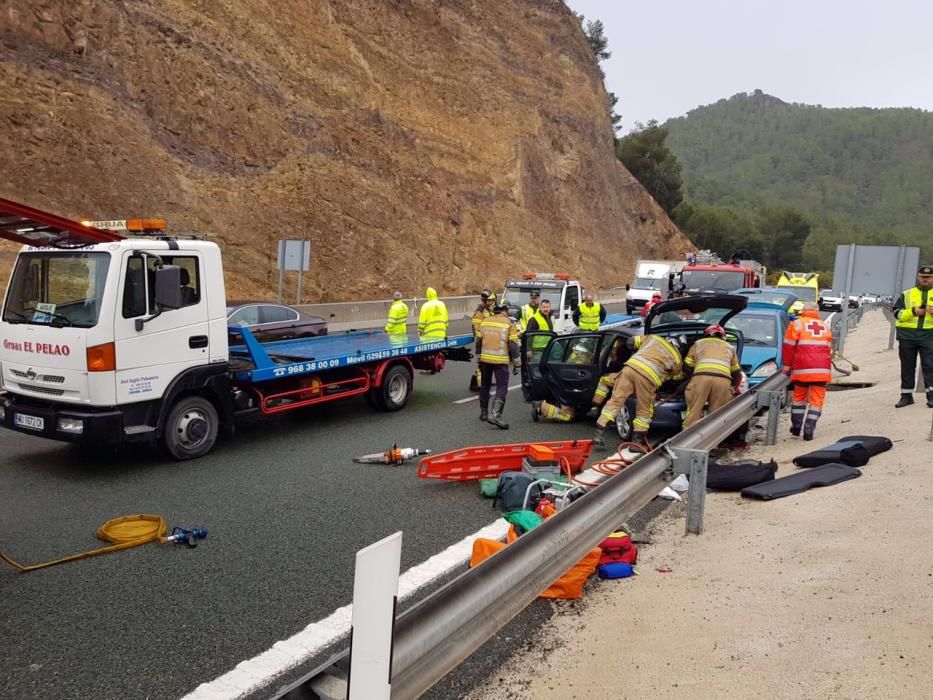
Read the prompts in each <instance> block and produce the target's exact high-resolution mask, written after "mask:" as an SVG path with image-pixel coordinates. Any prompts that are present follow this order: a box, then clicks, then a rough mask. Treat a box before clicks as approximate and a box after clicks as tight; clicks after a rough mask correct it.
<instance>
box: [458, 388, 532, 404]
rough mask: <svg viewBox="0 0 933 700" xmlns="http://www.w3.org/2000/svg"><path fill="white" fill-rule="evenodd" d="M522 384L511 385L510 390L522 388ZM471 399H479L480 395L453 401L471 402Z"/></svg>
mask: <svg viewBox="0 0 933 700" xmlns="http://www.w3.org/2000/svg"><path fill="white" fill-rule="evenodd" d="M521 386H522V385H521V384H515V385H513V386H510V387H509V391H512V390H513V389H520V388H521ZM470 401H479V395H478V394H477V395H476V396H467V397H466V398H465V399H457V400H456V401H453V402H451V403H470Z"/></svg>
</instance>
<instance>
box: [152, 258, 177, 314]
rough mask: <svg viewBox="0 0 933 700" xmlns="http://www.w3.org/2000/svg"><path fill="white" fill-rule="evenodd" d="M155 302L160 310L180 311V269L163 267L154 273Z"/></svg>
mask: <svg viewBox="0 0 933 700" xmlns="http://www.w3.org/2000/svg"><path fill="white" fill-rule="evenodd" d="M155 301H156V304H158V305H159V307H160V308H162V309H180V308H181V307H182V306H183V303H182V298H181V268H180V267H178V265H163V266H162V267H159V268H156V271H155Z"/></svg>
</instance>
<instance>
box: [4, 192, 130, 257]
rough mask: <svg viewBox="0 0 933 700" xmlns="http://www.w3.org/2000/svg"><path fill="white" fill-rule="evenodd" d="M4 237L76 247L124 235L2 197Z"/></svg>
mask: <svg viewBox="0 0 933 700" xmlns="http://www.w3.org/2000/svg"><path fill="white" fill-rule="evenodd" d="M0 238H5V239H6V240H8V241H14V242H16V243H21V244H22V245H31V246H52V247H56V248H74V247H78V246H83V245H92V244H94V243H108V242H110V241H119V240H123V238H124V237H123V236H121V235H120V234H118V233H114V232H113V231H103V230H101V229H97V228H94V227H92V226H85V225H84V224H82V223H80V222H78V221H72V220H71V219H66V218H64V217H61V216H58V215H56V214H50V213H48V212H44V211H40V210H39V209H33V208H32V207H28V206H26V205H25V204H19V203H17V202H13V201H10V200H9V199H3V198H2V197H0Z"/></svg>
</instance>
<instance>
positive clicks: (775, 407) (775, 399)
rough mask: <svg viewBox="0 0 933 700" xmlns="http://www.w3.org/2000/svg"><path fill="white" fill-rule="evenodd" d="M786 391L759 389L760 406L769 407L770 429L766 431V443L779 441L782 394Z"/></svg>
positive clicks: (770, 443)
mask: <svg viewBox="0 0 933 700" xmlns="http://www.w3.org/2000/svg"><path fill="white" fill-rule="evenodd" d="M784 393H785V392H784V391H758V392H756V396H757V397H758V408H767V409H768V429H767V430H766V431H765V444H766V445H773V444H775V443H776V442H777V430H778V420H779V419H780V417H781V396H782V394H784Z"/></svg>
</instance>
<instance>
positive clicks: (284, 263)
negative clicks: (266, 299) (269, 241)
mask: <svg viewBox="0 0 933 700" xmlns="http://www.w3.org/2000/svg"><path fill="white" fill-rule="evenodd" d="M278 268H279V303H280V304H281V303H282V287H283V286H284V285H285V271H286V270H294V271H296V272H297V273H298V291H297V293H296V295H295V296H296V297H297V298H296V300H295V303H296V304H300V303H301V273H302V272H307V271H308V270H310V269H311V241H296V240H287V241H279V256H278Z"/></svg>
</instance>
